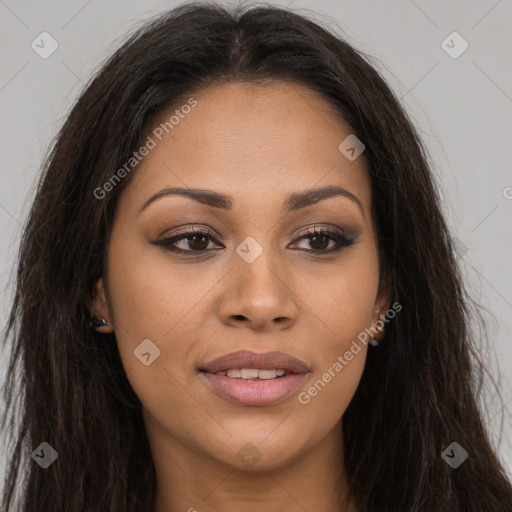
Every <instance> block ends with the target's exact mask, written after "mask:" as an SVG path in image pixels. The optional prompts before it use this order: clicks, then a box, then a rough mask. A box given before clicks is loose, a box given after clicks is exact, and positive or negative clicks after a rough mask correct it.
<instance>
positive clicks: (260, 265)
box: [218, 250, 299, 331]
mask: <svg viewBox="0 0 512 512" xmlns="http://www.w3.org/2000/svg"><path fill="white" fill-rule="evenodd" d="M269 253H270V251H269V250H264V251H263V253H262V254H261V255H260V256H259V257H258V258H257V259H256V260H254V261H253V262H252V263H247V262H246V261H244V260H243V259H242V258H240V257H239V256H238V255H237V254H235V255H234V260H235V261H234V267H233V268H232V270H231V272H229V274H228V276H226V277H227V279H226V280H225V281H224V290H223V294H222V297H221V300H220V304H219V308H218V314H219V316H220V319H221V321H222V322H223V323H224V324H226V325H230V326H234V327H247V328H250V329H253V330H256V331H265V330H275V329H280V330H282V329H289V328H290V327H291V326H292V325H293V324H294V323H295V322H296V321H297V318H298V312H299V308H298V305H297V301H298V297H297V295H296V291H295V287H294V283H293V277H292V274H291V272H289V271H286V269H285V268H284V267H283V264H282V263H280V262H278V258H277V257H273V258H271V257H270V254H269Z"/></svg>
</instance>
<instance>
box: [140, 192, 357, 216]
mask: <svg viewBox="0 0 512 512" xmlns="http://www.w3.org/2000/svg"><path fill="white" fill-rule="evenodd" d="M168 195H180V196H185V197H189V198H190V199H193V200H194V201H198V202H199V203H202V204H206V205H207V206H212V207H214V208H222V209H223V210H231V209H232V207H233V197H231V196H229V195H226V194H223V193H221V192H215V191H213V190H205V189H198V188H179V187H171V188H165V189H163V190H160V191H159V192H157V193H156V194H154V195H152V196H151V197H150V198H149V199H148V200H147V201H145V202H144V204H143V205H142V206H141V208H140V210H139V214H140V213H141V212H142V211H143V210H144V209H145V208H147V207H148V206H149V205H150V204H151V203H152V202H154V201H156V200H157V199H160V198H161V197H165V196H168ZM334 196H342V197H346V198H347V199H350V200H351V201H352V202H354V203H355V204H357V206H358V207H359V209H360V210H361V213H362V214H363V217H364V212H363V207H362V205H361V202H360V201H359V199H358V198H357V197H356V196H355V195H354V194H352V192H349V191H348V190H346V189H344V188H342V187H339V186H337V185H328V186H326V187H322V188H317V189H312V190H306V191H304V192H293V193H292V194H290V195H289V196H288V197H287V198H286V200H285V201H284V204H283V209H284V211H285V212H292V211H296V210H299V209H301V208H306V207H307V206H311V205H313V204H315V203H318V202H319V201H323V200H325V199H329V198H330V197H334Z"/></svg>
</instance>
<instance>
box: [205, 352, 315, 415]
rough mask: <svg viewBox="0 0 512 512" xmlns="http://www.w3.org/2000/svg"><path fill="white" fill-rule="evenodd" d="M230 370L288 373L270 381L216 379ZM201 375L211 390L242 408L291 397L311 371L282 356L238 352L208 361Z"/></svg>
mask: <svg viewBox="0 0 512 512" xmlns="http://www.w3.org/2000/svg"><path fill="white" fill-rule="evenodd" d="M230 368H248V369H249V368H253V369H254V368H258V369H260V370H275V369H278V368H281V369H283V370H285V371H286V372H290V373H289V374H286V375H284V376H282V377H279V378H275V379H272V380H242V379H233V378H231V377H228V376H224V375H215V374H216V373H217V372H220V371H225V370H228V369H230ZM200 372H201V376H202V377H203V378H204V379H205V382H206V384H207V385H208V386H209V387H210V388H213V390H214V391H215V392H217V393H218V394H220V395H221V396H223V397H224V398H227V399H228V400H230V401H231V402H235V403H238V404H240V405H245V406H265V405H271V404H274V403H277V402H280V401H282V400H284V399H286V398H287V397H289V396H290V395H292V394H293V393H294V392H295V391H296V390H297V389H298V388H299V387H300V386H301V384H302V383H303V381H304V379H305V378H306V377H307V375H308V373H309V372H310V369H309V368H308V366H307V365H306V364H305V363H304V362H303V361H300V360H299V359H296V358H295V357H292V356H290V355H288V354H284V353H282V352H265V353H255V352H251V351H248V350H240V351H238V352H233V353H231V354H227V355H225V356H222V357H219V358H217V359H214V360H213V361H210V362H209V363H207V364H206V365H205V366H204V367H202V368H200Z"/></svg>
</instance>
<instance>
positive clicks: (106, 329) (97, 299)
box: [90, 278, 114, 333]
mask: <svg viewBox="0 0 512 512" xmlns="http://www.w3.org/2000/svg"><path fill="white" fill-rule="evenodd" d="M90 310H91V317H92V318H97V319H98V320H106V321H107V322H108V325H101V326H98V327H95V329H96V331H97V332H101V333H110V332H112V331H113V330H114V326H113V325H112V314H111V311H110V308H109V306H108V301H107V295H106V292H105V287H104V284H103V278H100V279H98V281H97V282H96V285H95V287H94V294H93V299H92V303H91V307H90Z"/></svg>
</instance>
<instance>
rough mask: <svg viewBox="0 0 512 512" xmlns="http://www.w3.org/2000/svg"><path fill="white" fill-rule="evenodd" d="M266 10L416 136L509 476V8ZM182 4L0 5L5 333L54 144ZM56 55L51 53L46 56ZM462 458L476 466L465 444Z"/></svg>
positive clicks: (306, 5)
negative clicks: (474, 308) (378, 76)
mask: <svg viewBox="0 0 512 512" xmlns="http://www.w3.org/2000/svg"><path fill="white" fill-rule="evenodd" d="M224 3H225V4H226V2H224ZM246 3H248V4H252V3H253V2H250V1H249V2H246ZM269 3H272V4H275V5H283V6H287V7H290V8H292V9H299V10H302V9H306V10H304V11H302V12H303V13H304V14H308V13H309V14H311V15H312V16H313V17H314V18H315V19H316V20H318V21H321V22H322V21H323V22H325V23H327V24H328V26H330V27H331V28H332V29H333V30H335V31H336V32H337V33H338V35H341V36H342V37H345V38H346V39H347V40H348V41H349V42H350V43H352V44H353V45H354V46H355V47H356V48H358V49H360V50H362V51H363V52H365V53H366V54H368V55H369V56H371V58H372V62H373V64H374V65H375V67H377V69H378V70H379V71H380V72H381V73H382V75H383V76H384V78H385V79H386V80H387V82H388V83H389V85H390V86H391V87H392V89H393V90H394V91H395V92H396V94H397V95H398V97H399V98H401V101H402V102H403V104H404V106H405V108H406V110H407V112H408V113H409V115H410V116H411V117H412V119H413V122H414V124H415V125H416V127H417V128H418V130H419V132H420V134H421V136H422V138H423V140H424V142H425V144H426V146H427V148H428V150H429V153H430V156H431V160H432V164H433V167H434V171H435V173H436V175H437V178H438V180H439V183H440V188H441V190H440V192H441V195H442V200H443V206H444V210H445V213H446V216H447V220H448V222H449V224H450V227H451V229H452V232H453V233H454V235H455V236H456V237H457V240H458V242H457V243H458V247H459V249H458V254H459V257H460V261H461V263H462V265H463V268H464V271H465V275H466V280H467V283H468V286H469V287H470V290H471V293H472V296H473V297H474V298H475V299H476V300H477V301H478V302H479V303H480V304H481V305H482V306H483V307H484V308H485V309H486V310H487V313H486V315H487V318H488V319H489V337H490V340H491V347H492V349H493V350H492V351H491V352H489V353H486V354H485V355H486V357H487V358H488V361H487V362H488V365H489V368H490V370H491V372H492V373H493V374H494V375H495V376H497V377H498V376H499V377H500V379H501V382H500V390H501V394H502V397H503V403H504V404H505V406H504V407H502V406H501V405H500V403H499V402H498V401H497V394H496V393H492V394H490V395H489V396H488V398H487V400H486V404H487V408H488V412H487V414H486V419H485V421H486V423H487V426H488V428H489V430H490V432H491V433H492V439H493V443H494V445H495V446H496V448H497V450H498V453H499V455H500V457H501V458H502V459H503V461H504V462H505V464H506V467H507V468H508V471H509V473H510V474H512V447H511V445H512V425H511V423H512V421H511V418H512V341H511V333H512V273H511V271H510V264H511V262H512V258H511V254H512V250H511V249H512V236H511V220H512V58H511V55H512V1H511V0H500V1H496V0H471V1H468V0H456V1H451V2H444V1H442V0H430V1H426V0H415V1H412V0H397V1H387V2H383V1H382V0H330V1H329V0H315V1H314V2H313V0H310V1H307V0H304V1H298V0H296V1H289V2H269ZM179 4H181V2H173V1H168V2H164V1H144V2H142V1H135V0H123V1H121V0H108V1H99V0H88V1H87V0H66V1H64V0H49V1H45V2H37V1H35V0H31V1H28V0H16V1H15V0H0V34H1V35H0V54H1V63H2V65H1V68H0V112H1V115H2V122H1V134H0V144H1V166H0V256H1V257H0V290H2V294H1V301H0V321H1V323H2V326H3V325H4V324H5V321H6V317H7V312H8V310H9V307H10V304H11V302H12V286H10V285H9V279H10V275H11V272H12V268H13V263H14V260H15V256H16V248H17V245H18V243H19V239H20V232H21V226H22V225H23V222H24V219H25V217H26V215H27V211H28V206H29V204H30V198H31V197H32V194H33V190H34V185H35V183H36V179H37V177H38V173H39V169H40V164H41V160H42V157H43V156H44V154H45V152H46V151H47V150H48V147H49V145H50V143H51V141H52V138H53V137H54V136H55V135H56V133H57V130H58V128H59V127H60V125H61V124H62V122H63V120H64V118H65V116H66V114H67V112H68V111H69V108H70V107H71V105H72V104H73V102H74V101H75V99H76V98H77V96H78V94H79V93H80V91H81V90H82V87H83V85H84V83H85V82H86V81H87V79H88V78H89V77H90V76H91V73H92V72H93V71H95V70H96V69H97V67H98V65H99V64H100V63H101V62H102V61H103V60H104V58H105V57H106V56H107V55H109V54H110V53H111V52H112V51H113V50H114V49H115V48H116V47H117V46H118V45H119V44H120V43H121V41H122V39H123V36H124V35H125V34H126V33H127V32H129V31H131V30H132V29H134V28H135V27H136V26H137V25H139V24H140V23H141V22H142V21H144V20H145V19H147V18H149V17H152V16H154V15H156V14H157V13H159V12H161V11H164V10H166V9H169V8H172V7H174V6H176V5H179ZM43 32H47V34H49V35H46V34H44V35H42V36H41V33H43ZM454 32H456V34H454ZM41 38H44V41H45V42H44V43H41ZM33 42H34V43H33ZM37 45H39V47H38V46H37ZM52 45H54V46H55V45H58V47H57V49H56V50H55V51H54V52H53V53H52V54H51V55H49V56H47V55H44V52H48V51H50V50H51V49H52ZM43 46H44V48H42V47H43ZM466 46H467V48H466ZM41 53H43V56H44V57H46V58H43V56H41V55H40V54H41ZM6 363H7V353H3V354H2V353H0V377H2V382H3V375H4V372H5V366H6ZM2 409H3V403H2ZM501 426H503V435H502V436H500V435H499V433H500V430H501ZM34 448H35V447H34ZM464 448H465V449H466V450H467V451H468V452H469V456H471V446H466V447H464ZM1 460H2V461H4V460H5V457H4V456H3V455H2V459H1ZM4 467H5V464H4V463H1V464H0V477H3V475H2V473H3V470H4ZM0 485H1V484H0Z"/></svg>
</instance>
